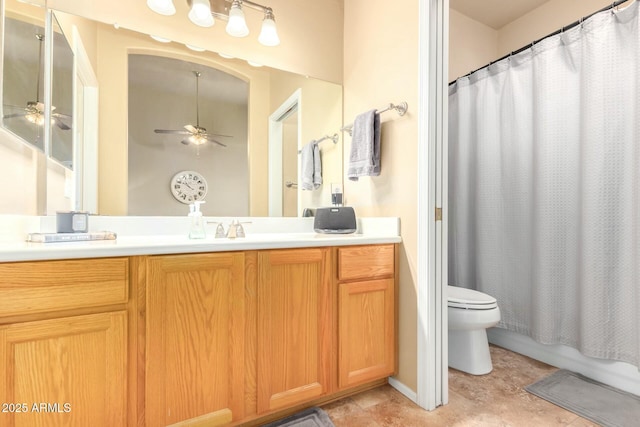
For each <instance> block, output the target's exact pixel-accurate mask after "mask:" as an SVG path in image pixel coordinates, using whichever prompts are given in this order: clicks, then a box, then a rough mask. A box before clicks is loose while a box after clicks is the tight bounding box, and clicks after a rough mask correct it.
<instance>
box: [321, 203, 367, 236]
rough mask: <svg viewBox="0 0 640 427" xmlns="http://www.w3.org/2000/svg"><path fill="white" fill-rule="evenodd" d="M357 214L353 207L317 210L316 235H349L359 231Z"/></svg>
mask: <svg viewBox="0 0 640 427" xmlns="http://www.w3.org/2000/svg"><path fill="white" fill-rule="evenodd" d="M357 228H358V227H357V225H356V213H355V212H354V210H353V208H351V207H345V206H343V207H333V208H317V209H316V216H315V220H314V221H313V229H314V231H315V232H316V233H333V234H348V233H355V232H356V229H357Z"/></svg>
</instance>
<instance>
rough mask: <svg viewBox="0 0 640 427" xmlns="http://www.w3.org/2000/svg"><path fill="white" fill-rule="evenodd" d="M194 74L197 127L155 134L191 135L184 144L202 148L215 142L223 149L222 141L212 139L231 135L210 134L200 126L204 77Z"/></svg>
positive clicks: (224, 145)
mask: <svg viewBox="0 0 640 427" xmlns="http://www.w3.org/2000/svg"><path fill="white" fill-rule="evenodd" d="M193 74H194V75H195V76H196V125H195V126H193V125H185V126H184V130H182V129H176V130H172V129H155V130H154V132H155V133H168V134H175V135H189V136H188V137H186V138H184V139H183V140H182V141H180V142H182V143H183V144H185V145H189V144H194V145H196V146H200V145H202V144H204V143H206V142H213V143H214V144H217V145H220V146H222V147H226V146H227V145H226V144H223V143H222V142H220V141H217V140H216V139H214V138H212V137H213V136H216V137H226V138H230V137H231V135H222V134H219V133H209V132H207V130H206V129H205V128H203V127H201V126H200V106H199V98H198V96H199V89H200V88H199V80H200V76H201V75H202V74H201V73H200V72H199V71H194V72H193Z"/></svg>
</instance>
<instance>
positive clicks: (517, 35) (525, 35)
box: [498, 0, 613, 57]
mask: <svg viewBox="0 0 640 427" xmlns="http://www.w3.org/2000/svg"><path fill="white" fill-rule="evenodd" d="M611 3H613V2H612V1H606V0H550V1H548V2H546V3H544V4H543V5H542V6H540V7H539V8H537V9H535V10H533V11H531V12H530V13H528V14H526V15H525V16H523V17H522V18H520V19H517V20H515V21H513V22H512V23H510V24H507V25H505V26H504V27H503V28H501V29H500V32H499V35H498V57H500V56H504V55H506V54H508V53H509V52H512V51H514V50H517V49H519V48H521V47H522V46H526V45H527V44H529V43H531V42H532V41H534V40H537V39H539V38H541V37H544V36H546V35H547V34H551V33H553V32H555V31H557V30H559V29H560V28H561V27H563V26H565V25H568V24H571V23H572V22H574V21H577V20H579V19H580V18H582V17H583V16H586V15H589V14H591V13H593V12H595V11H596V10H599V9H602V8H603V7H606V6H609V5H611Z"/></svg>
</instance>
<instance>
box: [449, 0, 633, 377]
mask: <svg viewBox="0 0 640 427" xmlns="http://www.w3.org/2000/svg"><path fill="white" fill-rule="evenodd" d="M638 10H639V8H638V3H637V2H634V3H633V4H631V5H630V6H628V7H626V8H624V9H622V10H619V11H618V10H615V11H613V10H612V11H606V12H601V13H598V14H596V15H594V16H592V17H591V18H589V19H587V20H585V21H584V22H583V23H582V24H581V25H579V26H576V27H573V28H572V29H570V30H566V31H564V32H562V33H561V34H558V35H556V36H552V37H549V38H546V39H544V40H543V41H541V42H539V43H536V44H535V45H533V46H532V48H530V49H528V50H526V51H524V52H521V53H518V54H514V55H512V56H511V57H510V58H507V59H505V60H502V61H499V62H497V63H495V64H492V65H491V66H489V67H488V68H484V69H482V70H480V71H477V72H475V73H473V74H472V75H470V76H468V77H463V78H460V79H458V81H456V82H455V83H454V84H452V85H451V86H450V90H449V117H450V118H449V208H450V209H449V226H450V229H449V230H450V231H449V236H450V240H449V278H450V284H452V285H456V286H462V287H467V288H473V289H477V290H480V291H482V292H485V293H488V294H490V295H492V296H494V297H495V298H496V299H497V300H498V304H499V306H500V310H501V314H502V320H501V322H500V323H499V325H498V326H499V327H502V328H506V329H510V330H513V331H516V332H518V333H522V334H525V335H529V336H530V337H532V338H533V339H535V340H536V341H538V342H541V343H544V344H557V343H560V344H565V345H569V346H571V347H574V348H576V349H578V350H580V351H581V352H582V353H583V354H585V355H587V356H591V357H597V358H604V359H613V360H621V361H626V362H629V363H632V364H634V365H636V366H639V365H640V105H639V104H640V25H639V24H640V22H639V19H638Z"/></svg>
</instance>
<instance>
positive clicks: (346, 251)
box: [338, 245, 395, 280]
mask: <svg viewBox="0 0 640 427" xmlns="http://www.w3.org/2000/svg"><path fill="white" fill-rule="evenodd" d="M394 260H395V256H394V245H370V246H350V247H343V248H339V249H338V279H339V280H350V279H366V278H374V277H385V276H387V277H388V276H392V275H393V272H394Z"/></svg>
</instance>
